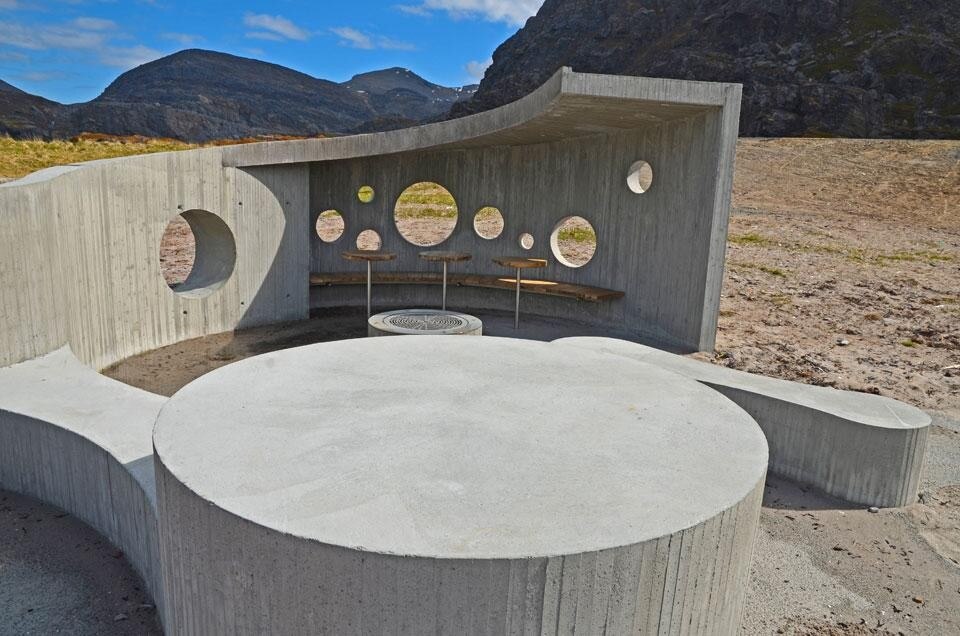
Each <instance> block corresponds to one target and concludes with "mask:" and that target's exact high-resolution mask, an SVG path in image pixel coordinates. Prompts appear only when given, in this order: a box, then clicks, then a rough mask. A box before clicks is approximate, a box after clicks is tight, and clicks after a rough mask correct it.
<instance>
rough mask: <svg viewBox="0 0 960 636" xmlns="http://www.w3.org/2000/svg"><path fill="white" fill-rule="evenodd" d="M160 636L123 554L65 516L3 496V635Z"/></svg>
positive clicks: (0, 526) (0, 512)
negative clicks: (157, 635) (155, 635)
mask: <svg viewBox="0 0 960 636" xmlns="http://www.w3.org/2000/svg"><path fill="white" fill-rule="evenodd" d="M160 633H161V631H160V625H159V623H158V622H157V616H156V609H155V608H154V606H153V604H152V601H151V600H150V598H149V597H148V596H147V595H146V593H144V591H143V582H142V581H141V580H140V578H139V577H138V576H137V575H136V574H135V573H134V571H133V569H132V568H131V567H130V564H129V563H127V561H126V559H125V558H124V556H123V553H122V552H120V551H119V550H117V549H116V548H115V547H113V546H112V545H110V543H109V542H108V541H106V540H105V539H104V538H102V537H101V536H100V535H99V534H97V533H96V532H95V531H94V530H92V529H91V528H90V527H89V526H87V525H85V524H83V523H82V522H80V521H79V520H77V519H75V518H74V517H72V516H70V515H68V514H66V513H65V512H63V511H61V510H59V509H57V508H54V507H52V506H48V505H45V504H42V503H40V502H38V501H36V500H34V499H30V498H28V497H23V496H20V495H17V494H14V493H11V492H7V491H4V490H0V635H2V636H15V635H16V636H20V635H23V636H25V635H27V634H38V635H45V634H72V635H74V636H87V635H89V636H95V635H103V636H127V635H129V636H151V635H153V634H160Z"/></svg>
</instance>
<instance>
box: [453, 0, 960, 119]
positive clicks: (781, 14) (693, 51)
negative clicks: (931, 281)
mask: <svg viewBox="0 0 960 636" xmlns="http://www.w3.org/2000/svg"><path fill="white" fill-rule="evenodd" d="M561 66H572V67H573V68H574V70H576V71H581V72H594V73H613V74H628V75H641V76H650V77H667V78H676V79H696V80H709V81H722V82H739V83H742V84H743V85H744V102H743V116H742V121H741V134H742V135H745V136H770V137H775V136H811V135H813V136H821V135H822V136H843V137H900V138H912V137H943V138H960V0H546V2H545V3H544V5H543V7H542V8H541V10H540V12H539V13H538V14H537V16H535V17H533V18H531V19H530V20H529V21H528V23H527V25H526V26H525V27H524V28H523V29H521V30H520V31H519V32H518V33H517V34H516V35H514V36H513V37H512V38H510V39H509V40H507V41H506V42H505V43H504V44H503V45H502V46H500V48H498V49H497V51H496V53H494V56H493V65H492V66H491V67H490V69H489V70H488V71H487V74H486V77H485V78H484V80H483V82H482V83H481V85H480V89H479V91H478V92H477V94H476V96H475V97H474V98H473V99H472V100H470V101H469V102H464V103H461V104H457V105H455V106H454V107H453V111H452V115H453V116H460V115H464V114H468V113H471V112H478V111H481V110H486V109H489V108H492V107H495V106H499V105H501V104H504V103H507V102H510V101H513V100H515V99H517V98H519V97H521V96H522V95H524V94H526V93H527V92H529V91H530V90H532V89H533V88H535V87H536V86H538V85H540V84H541V83H542V82H543V81H544V80H545V79H546V78H548V77H549V76H550V75H551V74H552V73H554V72H555V71H556V70H557V68H559V67H561Z"/></svg>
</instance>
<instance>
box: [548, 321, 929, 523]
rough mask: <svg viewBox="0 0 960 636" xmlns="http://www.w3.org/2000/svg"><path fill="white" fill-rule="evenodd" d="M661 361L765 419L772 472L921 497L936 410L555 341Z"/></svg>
mask: <svg viewBox="0 0 960 636" xmlns="http://www.w3.org/2000/svg"><path fill="white" fill-rule="evenodd" d="M557 344H559V345H562V346H570V347H576V348H582V349H588V350H592V351H601V352H605V353H612V354H616V355H620V356H624V357H627V358H630V359H633V360H639V361H643V362H647V363H650V364H655V365H657V366H658V367H660V368H663V369H669V370H671V371H674V372H676V373H679V374H681V375H684V376H687V377H689V378H693V379H694V380H698V381H699V382H701V383H702V384H704V385H706V386H709V387H710V388H712V389H715V390H717V391H719V392H720V393H722V394H724V395H725V396H727V397H728V398H730V399H731V400H733V401H734V402H736V403H737V404H739V405H740V406H741V407H743V409H744V410H746V411H747V412H748V413H750V415H752V416H753V417H754V419H755V420H756V421H757V422H758V423H759V424H760V427H761V428H762V429H763V432H764V434H765V435H766V437H767V442H768V443H769V444H770V471H771V472H774V473H777V474H778V475H782V476H783V477H787V478H789V479H793V480H796V481H799V482H801V483H804V484H810V485H812V486H816V487H817V488H820V489H821V490H823V491H825V492H826V493H828V494H831V495H833V496H835V497H839V498H840V499H845V500H847V501H851V502H854V503H861V504H865V505H867V506H880V507H884V508H893V507H899V506H907V505H910V504H912V503H914V502H915V501H916V499H917V488H918V487H919V484H920V471H921V469H922V468H923V457H924V451H925V450H926V447H927V435H928V434H929V431H930V416H929V415H927V414H926V413H924V412H923V411H921V410H920V409H917V408H915V407H913V406H909V405H907V404H903V403H902V402H897V401H896V400H892V399H890V398H887V397H882V396H878V395H867V394H865V393H853V392H850V391H838V390H836V389H830V388H826V387H818V386H809V385H805V384H798V383H796V382H787V381H785V380H777V379H774V378H765V377H763V376H758V375H752V374H749V373H744V372H743V371H736V370H734V369H727V368H724V367H718V366H715V365H711V364H707V363H705V362H698V361H697V360H692V359H690V358H684V357H682V356H678V355H674V354H672V353H667V352H665V351H661V350H659V349H654V348H653V347H646V346H644V345H641V344H636V343H633V342H624V341H623V340H613V339H610V338H569V339H564V340H559V341H557Z"/></svg>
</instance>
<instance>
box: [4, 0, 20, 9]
mask: <svg viewBox="0 0 960 636" xmlns="http://www.w3.org/2000/svg"><path fill="white" fill-rule="evenodd" d="M18 6H19V3H18V2H17V0H0V9H16V8H17V7H18Z"/></svg>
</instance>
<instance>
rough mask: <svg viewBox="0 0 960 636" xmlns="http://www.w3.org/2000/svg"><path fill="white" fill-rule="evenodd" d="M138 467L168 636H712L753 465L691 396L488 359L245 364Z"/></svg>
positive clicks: (480, 351) (620, 365) (586, 357)
mask: <svg viewBox="0 0 960 636" xmlns="http://www.w3.org/2000/svg"><path fill="white" fill-rule="evenodd" d="M574 370H575V372H572V371H574ZM361 405H362V406H361ZM154 447H155V449H156V470H157V476H158V499H159V510H160V528H161V531H160V536H161V555H162V557H161V558H162V561H163V573H164V577H163V578H164V586H165V591H166V599H167V603H168V605H169V607H170V608H171V610H170V612H169V614H168V617H167V621H168V622H167V628H168V629H170V630H171V631H172V632H173V633H198V634H204V633H221V632H227V633H237V634H262V633H271V634H364V633H381V632H383V631H387V632H394V631H396V632H399V633H408V634H424V633H431V634H486V633H494V634H499V633H518V634H542V633H575V634H602V633H608V634H625V633H628V632H635V631H636V632H641V633H662V634H680V633H703V634H734V633H736V632H737V631H738V626H739V620H740V613H741V609H742V605H743V599H744V595H745V590H746V583H747V577H748V576H749V571H750V556H751V553H752V546H753V541H754V535H755V532H756V528H757V520H758V517H759V511H760V500H761V497H762V491H763V485H764V481H765V476H766V466H767V446H766V441H765V440H764V438H763V434H762V432H761V431H760V429H759V427H758V426H757V425H756V423H755V422H754V421H753V420H752V418H750V416H749V415H748V414H747V413H746V412H744V411H743V410H742V409H740V408H739V407H738V406H736V405H735V404H734V403H733V402H731V401H729V400H728V399H726V398H724V397H723V396H721V395H720V394H719V393H716V392H714V391H712V390H710V389H708V388H706V387H703V386H701V385H699V384H698V383H696V382H694V381H692V380H688V379H685V378H683V377H681V376H677V375H675V374H673V373H670V372H668V371H664V370H662V369H659V368H657V367H654V366H651V365H646V364H643V363H639V362H634V361H632V360H628V359H626V358H623V357H617V356H609V355H605V354H598V353H594V352H590V351H586V350H582V349H573V348H564V347H557V346H554V345H551V344H549V343H540V342H531V341H523V340H507V339H500V338H374V339H366V340H363V339H361V340H352V341H345V342H337V343H329V344H321V345H313V346H310V347H302V348H298V349H288V350H286V351H281V352H278V353H272V354H266V355H263V356H258V357H255V358H250V359H248V360H245V361H242V362H238V363H236V364H233V365H229V366H227V367H224V368H222V369H220V370H217V371H214V372H212V373H210V374H208V375H206V376H203V377H201V378H199V379H198V380H196V381H194V382H193V383H191V384H190V385H188V386H187V387H185V388H184V389H182V390H181V391H180V392H178V393H177V394H176V395H175V396H174V397H173V398H172V399H171V400H170V401H169V402H168V403H167V404H166V405H165V406H164V407H163V410H162V411H161V414H160V417H159V419H158V422H157V427H156V429H155V431H154Z"/></svg>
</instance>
